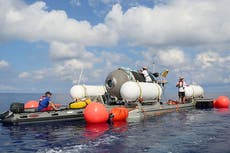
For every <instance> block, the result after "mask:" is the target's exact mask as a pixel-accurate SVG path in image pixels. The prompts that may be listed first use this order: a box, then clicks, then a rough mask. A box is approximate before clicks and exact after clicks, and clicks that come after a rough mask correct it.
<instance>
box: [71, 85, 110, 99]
mask: <svg viewBox="0 0 230 153" xmlns="http://www.w3.org/2000/svg"><path fill="white" fill-rule="evenodd" d="M105 92H106V89H105V86H90V85H74V86H73V87H72V88H71V89H70V95H71V97H72V98H73V99H77V98H85V97H87V96H98V95H104V94H105Z"/></svg>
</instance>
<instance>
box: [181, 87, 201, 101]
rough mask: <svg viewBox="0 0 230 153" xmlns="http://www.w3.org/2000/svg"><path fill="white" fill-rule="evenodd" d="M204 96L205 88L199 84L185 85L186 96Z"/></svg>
mask: <svg viewBox="0 0 230 153" xmlns="http://www.w3.org/2000/svg"><path fill="white" fill-rule="evenodd" d="M203 96H204V89H203V88H202V87H201V86H199V85H189V86H186V87H185V97H186V98H198V97H203Z"/></svg>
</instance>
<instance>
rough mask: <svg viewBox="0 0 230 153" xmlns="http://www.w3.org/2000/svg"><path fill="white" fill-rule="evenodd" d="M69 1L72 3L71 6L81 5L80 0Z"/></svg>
mask: <svg viewBox="0 0 230 153" xmlns="http://www.w3.org/2000/svg"><path fill="white" fill-rule="evenodd" d="M69 3H70V4H71V5H72V6H78V7H79V6H81V2H80V0H70V1H69Z"/></svg>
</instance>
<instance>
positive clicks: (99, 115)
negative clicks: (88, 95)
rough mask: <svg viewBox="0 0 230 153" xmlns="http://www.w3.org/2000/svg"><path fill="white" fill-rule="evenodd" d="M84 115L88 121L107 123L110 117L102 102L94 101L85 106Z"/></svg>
mask: <svg viewBox="0 0 230 153" xmlns="http://www.w3.org/2000/svg"><path fill="white" fill-rule="evenodd" d="M84 117H85V120H86V122H88V123H105V122H107V121H108V119H109V113H108V111H107V110H106V108H105V106H104V105H103V104H102V103H98V102H92V103H90V104H89V105H87V107H86V108H85V111H84Z"/></svg>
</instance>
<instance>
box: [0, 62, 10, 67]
mask: <svg viewBox="0 0 230 153" xmlns="http://www.w3.org/2000/svg"><path fill="white" fill-rule="evenodd" d="M8 66H9V63H8V62H7V61H5V60H0V69H2V68H6V67H8Z"/></svg>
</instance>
